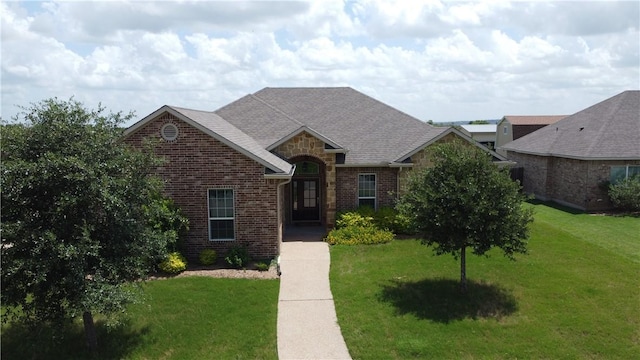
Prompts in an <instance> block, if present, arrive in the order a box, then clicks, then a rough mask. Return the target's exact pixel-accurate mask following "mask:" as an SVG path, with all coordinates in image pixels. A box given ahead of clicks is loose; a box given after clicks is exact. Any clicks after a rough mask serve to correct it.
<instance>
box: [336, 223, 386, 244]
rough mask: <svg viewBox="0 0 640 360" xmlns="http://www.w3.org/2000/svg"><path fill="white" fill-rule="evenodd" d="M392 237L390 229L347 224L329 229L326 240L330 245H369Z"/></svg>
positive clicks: (380, 242)
mask: <svg viewBox="0 0 640 360" xmlns="http://www.w3.org/2000/svg"><path fill="white" fill-rule="evenodd" d="M393 237H394V235H393V233H392V232H391V231H387V230H380V229H378V228H376V227H375V226H368V227H364V226H347V227H343V228H340V229H333V230H331V231H330V232H329V234H328V235H327V238H326V241H327V242H328V243H329V244H331V245H361V244H365V245H371V244H383V243H388V242H390V241H391V240H393Z"/></svg>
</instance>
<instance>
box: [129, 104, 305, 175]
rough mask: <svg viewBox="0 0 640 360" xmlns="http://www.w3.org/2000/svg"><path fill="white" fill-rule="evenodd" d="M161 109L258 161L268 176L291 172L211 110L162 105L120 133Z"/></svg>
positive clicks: (278, 160)
mask: <svg viewBox="0 0 640 360" xmlns="http://www.w3.org/2000/svg"><path fill="white" fill-rule="evenodd" d="M165 112H167V113H170V114H172V115H173V116H175V117H177V118H178V119H180V120H182V121H184V122H186V123H187V124H189V125H191V126H193V127H195V128H196V129H198V130H200V131H202V132H204V133H205V134H207V135H209V136H211V137H213V138H214V139H216V140H218V141H220V142H222V143H224V144H225V145H227V146H229V147H230V148H232V149H234V150H236V151H238V152H240V153H241V154H243V155H245V156H247V157H248V158H250V159H252V160H254V161H256V162H258V163H259V164H261V165H263V166H264V167H265V168H267V169H268V171H267V172H268V173H269V174H272V176H277V175H290V174H292V171H293V166H292V165H291V164H289V163H288V162H286V161H284V160H282V159H280V158H279V157H277V156H276V155H274V154H272V153H270V152H269V151H267V150H265V149H264V148H263V147H262V146H260V145H259V144H258V143H257V142H256V141H255V140H254V139H253V138H251V137H250V136H249V135H247V134H245V133H244V132H242V131H241V130H240V129H238V128H236V127H235V126H233V125H232V124H230V123H228V122H227V121H225V120H224V119H223V118H221V117H220V116H218V115H217V114H215V113H213V112H207V111H198V110H191V109H184V108H179V107H172V106H167V105H165V106H163V107H161V108H160V109H158V110H156V111H155V112H153V113H151V114H150V115H148V116H146V117H145V118H143V119H142V120H140V121H138V122H137V123H135V124H133V125H132V126H131V127H129V128H128V129H127V130H125V133H124V136H125V137H127V136H129V134H132V133H134V132H135V131H136V130H138V129H140V128H142V127H143V126H144V125H145V124H147V123H148V122H149V121H151V120H153V119H155V118H157V117H158V116H160V115H161V114H162V113H165Z"/></svg>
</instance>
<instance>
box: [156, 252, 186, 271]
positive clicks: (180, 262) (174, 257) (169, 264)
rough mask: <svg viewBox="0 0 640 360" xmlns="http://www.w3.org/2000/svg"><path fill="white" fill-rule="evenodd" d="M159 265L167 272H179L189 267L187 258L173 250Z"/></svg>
mask: <svg viewBox="0 0 640 360" xmlns="http://www.w3.org/2000/svg"><path fill="white" fill-rule="evenodd" d="M158 267H159V268H160V270H162V271H164V272H166V273H169V274H178V273H181V272H183V271H185V270H186V269H187V259H185V258H184V256H182V254H180V253H179V252H172V253H169V255H167V258H166V259H164V260H163V261H162V262H161V263H160V265H158Z"/></svg>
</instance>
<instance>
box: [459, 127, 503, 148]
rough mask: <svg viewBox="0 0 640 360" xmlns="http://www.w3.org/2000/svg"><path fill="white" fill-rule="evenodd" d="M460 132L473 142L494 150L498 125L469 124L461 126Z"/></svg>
mask: <svg viewBox="0 0 640 360" xmlns="http://www.w3.org/2000/svg"><path fill="white" fill-rule="evenodd" d="M460 128H461V129H460V130H461V131H462V132H463V133H464V134H465V135H467V136H469V137H471V138H472V139H473V140H475V141H477V142H479V143H480V144H482V145H484V146H486V147H488V148H489V149H493V148H494V146H495V142H496V128H497V125H496V124H469V125H461V126H460Z"/></svg>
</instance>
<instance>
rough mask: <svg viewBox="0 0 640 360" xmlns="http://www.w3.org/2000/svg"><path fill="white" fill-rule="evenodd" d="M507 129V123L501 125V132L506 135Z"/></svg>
mask: <svg viewBox="0 0 640 360" xmlns="http://www.w3.org/2000/svg"><path fill="white" fill-rule="evenodd" d="M507 129H508V128H507V125H505V126H503V127H502V134H504V135H507V131H508V130H507Z"/></svg>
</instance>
